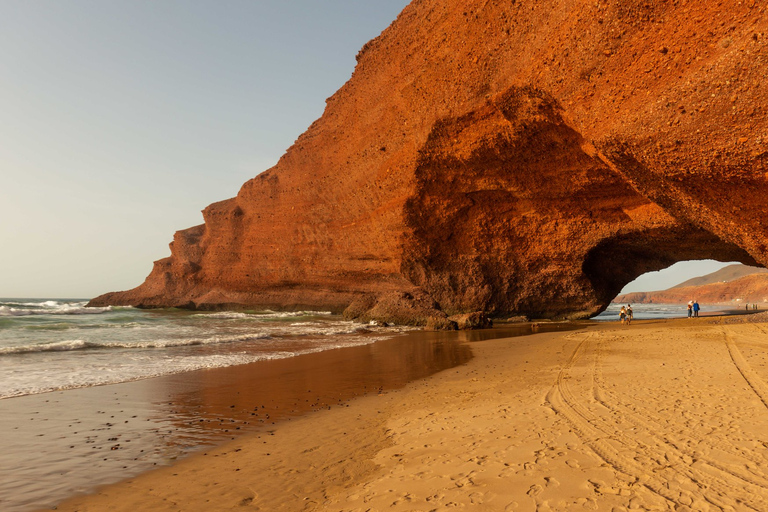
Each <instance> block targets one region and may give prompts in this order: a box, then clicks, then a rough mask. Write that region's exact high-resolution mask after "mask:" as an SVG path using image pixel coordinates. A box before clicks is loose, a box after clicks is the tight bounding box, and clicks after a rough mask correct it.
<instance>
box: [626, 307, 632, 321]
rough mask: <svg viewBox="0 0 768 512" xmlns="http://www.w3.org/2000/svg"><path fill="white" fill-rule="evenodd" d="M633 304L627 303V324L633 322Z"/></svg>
mask: <svg viewBox="0 0 768 512" xmlns="http://www.w3.org/2000/svg"><path fill="white" fill-rule="evenodd" d="M632 316H633V314H632V304H627V325H629V324H631V323H632Z"/></svg>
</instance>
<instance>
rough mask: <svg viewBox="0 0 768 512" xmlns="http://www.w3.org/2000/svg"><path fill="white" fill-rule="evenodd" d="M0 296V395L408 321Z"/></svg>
mask: <svg viewBox="0 0 768 512" xmlns="http://www.w3.org/2000/svg"><path fill="white" fill-rule="evenodd" d="M86 303H87V301H86V300H83V299H0V399H1V398H9V397H15V396H22V395H30V394H36V393H45V392H49V391H57V390H65V389H72V388H80V387H88V386H98V385H104V384H114V383H118V382H128V381H133V380H138V379H146V378H149V377H158V376H162V375H169V374H174V373H181V372H188V371H192V370H200V369H205V368H219V367H225V366H233V365H241V364H247V363H252V362H255V361H263V360H268V359H283V358H288V357H295V356H298V355H301V354H308V353H313V352H320V351H324V350H331V349H337V348H343V347H352V346H358V345H366V344H371V343H375V342H376V341H379V340H381V339H385V338H389V337H392V336H393V335H397V334H399V333H402V332H404V331H407V330H409V329H411V328H408V327H380V326H378V325H373V324H372V325H362V324H360V323H356V322H351V321H347V320H344V319H343V318H341V317H339V316H336V315H332V314H331V313H330V312H324V311H298V312H275V311H243V312H193V311H186V310H178V309H151V310H148V309H137V308H132V307H114V306H108V307H85V306H86Z"/></svg>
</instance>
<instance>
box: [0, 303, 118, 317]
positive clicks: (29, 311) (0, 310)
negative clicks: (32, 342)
mask: <svg viewBox="0 0 768 512" xmlns="http://www.w3.org/2000/svg"><path fill="white" fill-rule="evenodd" d="M50 302H53V301H50ZM19 305H20V304H19ZM107 311H112V306H106V307H103V308H86V307H85V304H84V303H83V305H70V304H62V305H59V306H56V307H53V306H52V307H45V308H31V307H30V308H22V307H12V306H7V305H6V306H0V316H31V315H100V314H102V313H106V312H107Z"/></svg>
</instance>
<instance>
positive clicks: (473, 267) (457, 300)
mask: <svg viewBox="0 0 768 512" xmlns="http://www.w3.org/2000/svg"><path fill="white" fill-rule="evenodd" d="M767 44H768V13H767V12H766V7H765V4H764V3H763V2H756V1H754V0H741V1H737V0H724V1H721V2H709V1H705V2H694V1H693V0H687V1H686V0H677V1H674V2H648V1H646V0H642V1H639V0H610V1H598V2H570V1H562V0H530V1H520V0H518V1H515V0H505V1H495V0H466V1H464V2H452V1H448V0H416V1H414V2H413V3H412V4H411V5H409V6H408V7H407V8H406V9H405V10H404V11H403V12H402V13H401V14H400V15H399V16H398V18H397V20H396V21H395V22H393V23H392V25H391V26H390V27H389V28H388V29H387V30H385V31H384V32H383V33H382V34H381V35H380V36H379V37H377V38H376V39H374V40H372V41H370V42H369V43H368V44H366V45H365V46H364V47H363V49H362V50H361V51H360V53H359V54H358V56H357V59H358V65H357V67H356V69H355V72H354V74H353V76H352V78H351V79H350V80H349V82H347V83H346V84H345V85H344V86H343V87H342V88H341V89H340V90H339V91H338V92H337V93H336V94H334V95H333V96H332V97H330V98H328V100H327V106H326V109H325V112H324V114H323V116H322V117H321V118H320V119H318V120H317V121H316V122H315V123H313V124H312V126H310V127H309V129H308V130H307V131H306V132H305V133H304V134H303V135H301V136H300V137H299V138H298V140H297V141H296V143H295V144H294V145H293V146H292V147H291V148H290V149H289V150H288V151H287V152H286V154H285V155H284V156H283V157H282V158H281V159H280V161H279V162H278V164H277V165H276V166H275V167H273V168H272V169H269V170H268V171H266V172H264V173H262V174H260V175H258V176H256V177H255V178H253V179H252V180H250V181H248V182H247V183H246V184H245V185H243V187H242V189H241V190H240V192H239V193H238V195H237V197H235V198H232V199H229V200H226V201H222V202H219V203H215V204H212V205H211V206H209V207H208V208H206V209H205V210H204V212H203V215H204V219H205V224H204V225H201V226H196V227H193V228H190V229H187V230H184V231H180V232H178V233H177V234H176V236H175V237H174V240H173V243H172V244H171V256H170V257H169V258H165V259H163V260H160V261H157V262H156V263H155V267H154V269H153V271H152V273H151V274H150V275H149V277H147V279H146V281H145V282H144V284H142V285H141V286H139V287H137V288H135V289H133V290H129V291H126V292H118V293H109V294H106V295H103V296H101V297H98V298H96V299H94V300H93V301H92V304H93V305H103V304H132V305H138V306H144V307H154V306H180V307H192V308H222V307H273V308H274V307H278V308H283V309H285V308H321V309H331V310H334V311H339V312H341V311H343V310H344V309H346V308H347V307H348V306H349V305H350V304H353V303H354V304H357V310H359V311H358V314H359V315H361V316H365V315H366V314H367V313H368V312H369V311H371V310H373V309H374V308H376V305H377V303H378V302H379V301H380V298H381V297H383V298H384V299H381V300H384V301H386V300H388V299H386V297H390V298H391V297H392V294H406V293H407V294H411V295H412V296H414V297H416V296H419V295H420V294H422V295H425V296H428V297H429V299H430V300H432V301H434V303H435V304H436V305H437V307H439V309H440V310H441V311H442V312H444V313H446V314H448V315H452V314H457V313H466V312H472V311H478V310H482V311H485V312H487V313H489V314H492V315H495V316H501V315H504V316H510V315H516V314H524V315H527V316H529V317H533V318H542V317H552V318H554V317H557V318H563V317H567V318H580V317H587V316H590V315H594V314H596V313H598V312H600V311H601V310H602V309H604V307H605V306H606V305H607V304H608V303H609V302H610V300H611V299H612V298H613V297H614V296H615V295H616V294H617V293H618V292H619V290H621V288H622V287H623V286H624V285H625V284H626V283H628V282H630V281H631V280H633V279H634V278H636V277H637V276H639V275H641V274H643V273H645V272H648V271H652V270H658V269H661V268H664V267H666V266H669V265H671V264H672V263H674V262H676V261H680V260H686V259H701V258H713V259H718V260H722V261H740V262H742V263H745V264H751V265H760V266H763V265H766V264H768V220H767V219H766V211H765V197H768V122H767V121H768V82H766V80H765V73H766V69H768V46H767ZM401 297H404V296H401ZM361 305H367V306H369V307H368V308H367V309H365V308H362V307H361ZM384 309H386V308H384ZM368 316H371V315H368ZM414 318H415V319H414V320H413V321H414V322H415V323H420V322H423V321H424V320H423V318H424V317H423V316H418V315H417V316H416V317H414Z"/></svg>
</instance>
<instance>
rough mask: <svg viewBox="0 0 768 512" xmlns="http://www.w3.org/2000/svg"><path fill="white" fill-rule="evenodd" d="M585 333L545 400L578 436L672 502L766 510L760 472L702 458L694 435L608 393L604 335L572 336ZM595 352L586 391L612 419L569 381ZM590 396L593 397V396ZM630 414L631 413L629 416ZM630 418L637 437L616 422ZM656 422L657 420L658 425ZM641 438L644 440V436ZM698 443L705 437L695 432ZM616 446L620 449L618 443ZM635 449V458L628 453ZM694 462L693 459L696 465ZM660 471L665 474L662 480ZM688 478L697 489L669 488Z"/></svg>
mask: <svg viewBox="0 0 768 512" xmlns="http://www.w3.org/2000/svg"><path fill="white" fill-rule="evenodd" d="M573 337H583V339H582V340H581V342H580V343H579V344H578V346H577V347H576V349H575V350H574V352H573V354H572V355H571V357H570V358H569V360H568V361H567V363H566V364H565V365H564V367H563V368H562V369H561V371H560V372H559V374H558V377H557V381H556V383H555V385H554V386H553V387H552V389H551V390H550V392H549V394H548V396H547V400H548V402H549V404H550V406H551V407H552V409H553V410H555V411H556V412H557V413H559V414H561V415H562V416H563V417H564V418H565V419H566V420H567V421H568V422H569V423H570V424H571V425H572V427H573V428H574V431H575V432H576V434H577V435H578V436H579V437H580V438H581V439H582V440H583V441H584V442H585V444H587V445H588V446H590V448H592V450H593V451H594V452H595V453H596V454H597V455H598V456H600V457H601V458H602V459H603V460H604V461H605V462H607V463H608V464H610V465H611V466H612V467H613V468H614V469H615V470H616V471H619V472H621V473H624V474H625V475H627V476H629V477H630V478H634V479H635V481H636V482H637V483H639V484H641V485H643V486H644V487H645V488H647V489H648V490H650V491H651V492H653V493H655V494H657V495H658V496H661V497H662V498H664V499H666V500H667V501H668V502H670V504H674V505H676V506H685V505H686V504H688V503H690V502H691V499H692V498H693V499H699V500H703V501H706V502H708V503H710V504H712V505H714V506H716V507H718V508H720V509H723V510H729V509H736V510H744V509H745V508H747V509H751V510H756V511H759V510H766V509H768V507H766V504H765V503H764V498H763V497H762V494H764V493H765V491H766V481H765V479H764V478H763V477H762V475H751V474H749V473H748V472H745V471H741V470H739V469H738V468H732V467H728V466H725V465H723V464H719V463H718V462H717V461H716V460H713V459H708V460H701V454H696V453H690V451H689V450H686V449H685V447H686V446H688V445H690V444H692V443H691V440H690V439H683V438H680V437H679V436H677V435H672V433H671V432H669V431H668V430H667V429H665V428H663V427H662V428H659V427H660V425H659V424H658V423H657V422H656V421H653V422H649V421H646V420H645V419H644V418H642V417H640V416H639V415H638V413H637V412H635V411H633V410H632V409H631V408H627V407H623V406H622V404H621V403H620V402H619V401H618V400H616V398H615V396H614V395H613V394H611V393H608V392H606V389H605V387H604V386H603V385H602V381H603V375H602V368H601V365H600V364H599V362H600V352H601V350H602V348H601V345H602V342H601V340H600V338H601V337H602V336H601V335H600V334H599V333H587V334H586V335H584V334H579V335H574V336H573ZM590 350H591V351H592V352H593V354H592V355H593V356H594V357H592V358H590V359H592V361H593V362H592V363H591V364H590V365H589V366H590V367H591V374H590V376H589V377H587V378H586V379H583V380H585V381H587V380H588V381H590V382H587V384H588V387H589V389H590V393H588V394H586V393H585V395H588V396H586V399H587V402H589V400H590V398H594V399H595V400H597V403H598V404H600V405H602V406H603V407H605V408H606V410H608V411H611V412H613V416H612V417H606V416H605V415H599V414H596V413H594V412H593V411H591V410H590V408H589V406H588V405H586V404H585V403H582V402H581V401H580V400H579V399H578V398H577V397H576V396H575V395H574V393H573V391H572V389H571V385H570V382H571V381H572V380H574V377H575V376H574V374H573V372H572V370H573V368H574V366H575V365H576V364H577V363H579V362H581V361H582V360H584V359H585V357H586V356H587V354H588V353H589V352H590ZM589 395H591V396H589ZM628 413H629V414H628ZM622 420H629V421H630V422H631V423H633V424H634V425H635V426H636V428H635V429H634V430H636V432H634V433H633V435H628V429H626V427H624V428H622V427H621V426H620V425H618V424H617V421H622ZM654 423H655V424H654ZM641 438H642V439H641ZM693 441H695V443H694V444H700V442H701V441H703V438H702V437H701V436H697V437H696V438H695V439H693ZM616 444H618V445H619V447H618V448H616V447H615V446H614V445H616ZM624 453H631V454H633V456H626V455H624ZM694 461H695V463H694ZM657 474H658V475H661V476H662V478H659V476H657ZM673 478H677V479H680V478H682V479H684V480H685V481H687V482H688V483H689V484H690V485H691V487H692V488H698V492H693V491H686V492H685V493H683V492H678V491H674V490H672V489H670V487H669V482H670V481H671V480H672V479H673Z"/></svg>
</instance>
